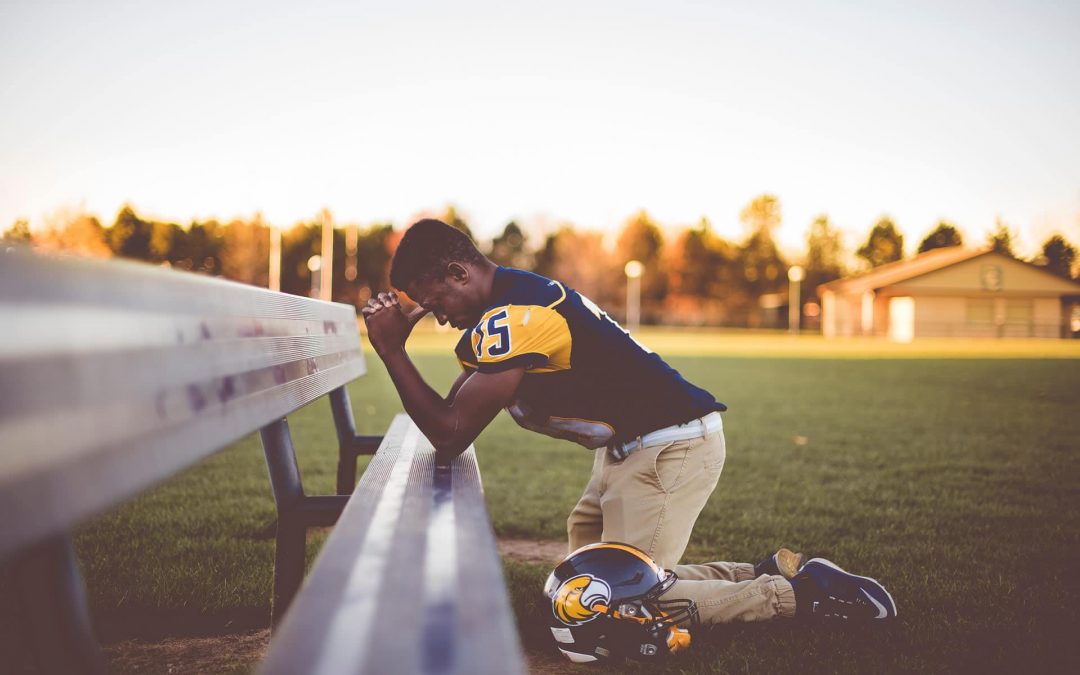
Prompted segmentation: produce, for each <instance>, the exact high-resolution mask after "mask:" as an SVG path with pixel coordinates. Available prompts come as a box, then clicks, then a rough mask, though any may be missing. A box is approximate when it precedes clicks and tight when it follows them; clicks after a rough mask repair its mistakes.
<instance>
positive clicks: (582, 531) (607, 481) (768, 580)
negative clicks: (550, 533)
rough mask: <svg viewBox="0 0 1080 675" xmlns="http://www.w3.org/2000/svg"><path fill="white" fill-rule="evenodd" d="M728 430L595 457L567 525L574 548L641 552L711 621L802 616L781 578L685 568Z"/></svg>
mask: <svg viewBox="0 0 1080 675" xmlns="http://www.w3.org/2000/svg"><path fill="white" fill-rule="evenodd" d="M724 457H725V445H724V432H723V431H718V432H717V433H714V434H710V435H708V436H705V437H702V438H694V439H690V440H684V441H675V442H673V443H667V444H663V445H653V446H645V447H643V448H639V449H638V450H637V451H636V452H634V453H633V454H631V455H630V456H629V457H627V458H626V459H624V460H621V461H617V460H615V459H612V457H611V456H610V455H608V453H607V449H606V448H599V449H598V450H597V451H596V458H595V459H594V460H593V468H592V475H591V476H590V478H589V484H588V485H587V486H586V487H585V493H584V494H583V495H582V496H581V500H580V501H578V504H577V506H575V507H574V510H573V512H572V513H571V514H570V517H569V518H568V519H567V521H566V529H567V534H568V536H569V539H570V550H571V551H575V550H577V549H578V548H580V547H582V546H584V545H586V544H592V543H595V542H598V541H618V542H623V543H627V544H632V545H634V546H637V547H638V548H640V549H642V550H643V551H645V552H646V553H648V554H649V555H650V556H652V558H653V560H655V561H656V563H657V564H658V565H660V566H661V567H663V568H665V569H672V570H674V571H675V573H676V574H677V575H678V576H679V581H678V582H676V584H675V586H673V587H672V589H671V590H669V591H668V592H667V593H666V594H665V596H666V597H668V598H680V599H689V600H693V601H694V602H696V603H697V606H698V614H699V616H700V617H701V620H702V622H704V623H727V622H730V621H763V620H766V619H771V618H773V617H776V616H794V615H795V593H794V591H793V590H792V588H791V584H790V583H789V582H788V581H787V580H786V579H784V578H783V577H780V576H775V577H773V576H762V577H759V578H756V579H755V578H754V566H753V565H752V564H749V563H727V562H714V563H709V564H706V565H679V564H678V562H679V559H680V558H682V554H683V552H684V551H685V550H686V544H687V542H689V540H690V532H691V530H692V529H693V528H694V522H695V521H696V520H697V517H698V514H700V513H701V509H702V508H704V507H705V502H706V501H708V499H709V495H711V494H712V491H713V489H714V488H715V487H716V483H717V481H719V479H720V472H721V471H722V470H723V468H724Z"/></svg>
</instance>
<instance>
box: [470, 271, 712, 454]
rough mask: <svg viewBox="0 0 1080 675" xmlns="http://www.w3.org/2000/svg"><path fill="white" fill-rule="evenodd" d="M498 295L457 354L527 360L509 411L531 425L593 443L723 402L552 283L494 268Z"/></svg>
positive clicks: (487, 361)
mask: <svg viewBox="0 0 1080 675" xmlns="http://www.w3.org/2000/svg"><path fill="white" fill-rule="evenodd" d="M494 297H495V298H496V300H495V302H494V303H492V305H491V306H490V307H488V309H487V310H486V311H485V312H484V315H483V317H482V318H481V319H480V322H479V323H478V324H477V325H476V326H475V327H474V328H471V329H469V330H467V331H465V333H464V334H462V336H461V340H460V341H459V342H458V344H457V347H456V349H455V352H456V354H457V357H458V361H460V363H461V366H462V368H465V369H472V370H478V371H480V372H482V373H493V372H499V371H502V370H506V369H508V368H516V367H524V368H525V376H524V378H523V379H522V382H521V385H520V386H519V387H518V391H517V396H516V400H515V401H514V402H513V403H512V404H511V405H510V406H509V407H508V408H507V410H508V411H509V412H510V414H511V415H512V416H513V417H514V419H515V420H516V421H517V423H518V424H520V425H521V426H523V427H525V428H527V429H532V430H533V431H538V432H540V433H543V434H547V435H549V436H555V437H556V438H565V439H568V440H572V441H575V442H577V443H581V444H582V445H584V446H586V447H589V448H598V447H600V446H602V445H607V444H609V443H610V442H612V441H618V442H624V441H628V440H631V439H633V438H636V437H637V436H640V435H643V434H646V433H648V432H650V431H655V430H656V429H661V428H663V427H666V426H671V425H672V424H682V423H684V422H688V421H690V420H692V419H695V418H698V417H701V416H703V415H707V414H709V413H710V412H713V411H715V410H726V407H725V406H724V405H723V404H722V403H718V402H717V401H716V399H715V398H713V396H712V395H711V394H710V393H709V392H707V391H705V390H703V389H700V388H698V387H695V386H694V385H692V384H690V383H689V382H687V381H686V380H684V379H683V377H682V376H681V375H679V373H678V371H676V370H675V369H674V368H672V367H671V366H669V365H668V364H667V363H665V362H664V361H663V359H661V358H660V357H659V356H657V355H656V354H654V353H652V352H650V351H649V350H648V349H647V348H645V347H643V346H642V345H641V344H640V343H638V342H637V341H636V340H634V339H633V338H632V337H630V334H629V333H627V332H626V331H625V330H623V329H622V327H621V326H619V324H617V323H616V322H615V321H613V320H612V319H611V318H610V317H608V315H607V314H605V313H604V312H603V311H601V310H600V308H599V307H597V306H596V305H595V304H594V303H593V302H592V301H591V300H589V299H588V298H586V297H584V296H583V295H581V294H579V293H577V292H576V291H574V290H573V289H571V288H567V287H565V286H563V285H562V284H560V283H559V282H557V281H552V280H551V279H546V278H544V277H542V276H539V275H536V274H532V273H530V272H524V271H521V270H516V269H512V268H508V267H499V268H498V269H497V270H496V272H495V286H494Z"/></svg>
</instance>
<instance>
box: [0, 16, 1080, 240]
mask: <svg viewBox="0 0 1080 675" xmlns="http://www.w3.org/2000/svg"><path fill="white" fill-rule="evenodd" d="M751 5H753V6H751ZM0 96H2V100H3V103H2V105H0V229H6V228H7V227H9V226H10V225H11V224H12V223H13V222H14V221H15V220H16V219H18V218H27V219H29V220H30V221H31V223H32V224H33V225H38V224H40V223H43V222H46V221H47V220H48V219H49V218H50V216H51V215H52V214H56V213H58V212H62V211H63V210H77V209H83V210H86V211H89V212H91V213H94V214H96V215H98V216H99V217H100V218H101V219H102V221H103V222H104V223H106V224H109V223H111V222H112V220H113V218H114V217H115V214H116V212H117V210H118V209H119V208H120V206H121V205H122V204H124V203H131V204H132V205H134V206H135V208H136V210H137V211H138V212H139V213H140V214H143V215H146V216H150V217H156V218H162V219H166V220H171V221H176V222H181V223H184V222H188V221H190V220H191V219H194V218H209V217H216V218H218V219H223V220H224V219H231V218H234V217H250V216H252V215H253V214H255V213H256V212H259V213H262V214H263V216H264V218H265V219H266V220H268V221H270V222H271V223H275V224H279V225H284V226H289V225H292V224H293V223H295V222H297V221H299V220H302V219H311V218H313V217H314V216H315V214H317V213H318V212H319V211H320V210H321V209H323V208H329V209H331V211H332V212H333V214H334V216H335V219H336V220H337V221H338V222H359V223H370V222H375V221H386V220H390V221H393V222H394V223H395V224H396V225H398V226H404V225H407V224H408V223H409V222H411V219H412V218H414V217H415V216H416V215H417V214H418V213H420V212H422V211H437V210H441V209H443V208H445V206H446V205H447V204H454V205H455V206H456V207H457V208H458V209H459V211H460V212H462V213H463V214H464V215H465V216H466V218H467V220H468V222H469V223H470V225H471V226H472V228H473V230H474V232H475V233H476V234H477V235H478V236H480V237H491V236H494V235H495V234H497V233H498V232H499V231H501V230H502V228H503V226H504V225H505V224H506V222H507V221H509V220H511V219H515V220H517V221H518V222H519V223H523V224H525V226H526V228H527V230H532V231H534V232H541V231H543V230H545V229H550V228H553V227H555V226H557V225H558V224H559V223H562V222H570V223H573V224H575V225H577V226H579V227H586V228H591V229H601V230H605V231H609V232H615V231H617V229H618V228H619V227H620V226H621V224H622V223H623V222H624V221H625V220H626V219H627V218H628V217H630V216H631V215H632V214H633V213H635V212H637V211H638V210H640V209H646V210H647V211H648V212H649V214H650V215H652V216H653V217H654V218H655V219H656V220H657V221H659V222H660V223H661V224H663V225H664V226H667V227H671V228H676V227H681V226H685V225H690V224H693V223H696V222H697V221H698V220H699V219H700V218H701V217H703V216H704V217H707V218H708V219H709V220H710V221H711V222H712V223H713V225H714V227H715V228H716V229H717V231H718V232H720V233H721V234H723V235H725V236H728V237H731V238H735V239H738V238H740V237H742V236H743V235H744V234H745V231H744V229H743V226H742V225H740V223H739V212H740V211H741V210H742V208H743V206H745V205H746V204H747V203H748V202H749V201H750V200H751V199H752V198H753V197H754V196H756V195H759V194H762V193H771V194H774V195H776V196H777V197H778V198H779V200H780V203H781V206H782V210H783V218H784V221H783V225H782V226H781V228H780V230H779V232H778V239H779V240H780V242H781V244H782V246H783V247H784V248H786V249H787V250H798V249H800V248H801V247H802V242H803V240H804V238H805V233H806V231H807V229H808V226H809V223H810V222H811V221H812V220H813V218H814V217H815V216H817V215H818V214H821V213H825V214H828V216H829V217H830V219H831V220H832V222H833V223H834V224H836V225H837V226H838V227H839V228H840V229H841V230H843V231H844V233H845V238H846V242H847V244H848V246H850V247H856V246H858V245H859V244H860V243H861V242H862V241H863V240H864V239H865V237H866V235H867V233H868V232H869V230H870V228H871V226H872V225H873V223H874V222H875V221H877V219H878V218H879V217H881V216H882V215H885V214H887V215H889V216H891V217H892V218H893V219H894V220H895V221H896V223H897V225H898V226H899V228H900V229H901V231H902V232H904V233H905V235H906V239H907V241H906V244H907V249H908V251H909V252H911V251H913V250H914V248H915V247H916V246H917V245H918V242H919V241H920V240H921V239H922V238H923V237H924V236H925V235H926V234H927V233H928V232H929V231H930V230H931V229H933V227H934V225H935V224H936V223H937V222H938V221H939V220H940V219H947V220H949V221H951V222H954V223H955V224H957V225H958V226H959V228H960V229H961V231H962V232H963V233H964V234H965V235H966V237H967V239H968V243H970V244H980V243H982V241H983V240H984V238H985V235H986V233H987V232H988V231H990V230H992V229H993V227H994V223H995V219H997V218H1001V219H1003V220H1004V221H1005V223H1006V224H1008V225H1009V226H1010V227H1012V228H1013V230H1014V232H1017V233H1018V234H1019V241H1018V244H1019V248H1020V250H1021V252H1022V253H1024V252H1026V253H1033V252H1034V251H1035V249H1036V248H1037V246H1038V245H1039V244H1040V243H1041V242H1042V241H1043V240H1045V239H1046V237H1048V236H1049V235H1051V234H1053V233H1060V234H1063V235H1065V236H1066V238H1067V239H1069V240H1070V241H1072V242H1073V243H1074V244H1080V161H1078V160H1080V3H1077V2H1075V1H1072V2H1042V1H1029V2H992V1H982V2H966V1H958V2H940V1H936V2H923V1H922V0H914V1H912V0H908V1H904V2H878V1H874V0H868V1H866V2H857V3H856V2H816V3H814V2H758V3H745V2H704V1H699V2H682V1H677V0H664V1H657V2H637V1H634V0H619V1H607V0H601V1H596V2H588V1H586V0H576V1H574V2H562V1H561V0H545V2H541V3H518V2H510V1H509V0H501V1H484V2H477V1H469V0H461V1H458V2H453V3H447V2H421V1H415V0H396V1H395V2H387V1H383V2H357V1H355V0H354V1H352V2H325V1H308V2H303V3H299V2H297V3H287V2H277V1H274V0H262V1H260V2H223V1H221V0H215V1H214V2H204V1H203V0H189V1H187V2H182V3H181V2H175V1H171V2H157V1H154V0H140V1H136V2H123V1H119V0H97V1H95V2H54V1H50V0H35V1H27V0H0Z"/></svg>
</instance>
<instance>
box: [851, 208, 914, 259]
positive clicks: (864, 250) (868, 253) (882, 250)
mask: <svg viewBox="0 0 1080 675" xmlns="http://www.w3.org/2000/svg"><path fill="white" fill-rule="evenodd" d="M856 255H858V256H859V257H860V258H862V259H863V260H865V261H866V262H867V263H868V264H869V265H870V267H872V268H873V267H880V266H882V265H885V264H887V263H891V262H896V261H897V260H900V259H902V258H903V257H904V235H902V234H900V232H899V231H897V229H896V224H895V223H893V221H892V219H891V218H889V217H888V216H882V217H881V219H880V220H878V221H877V223H876V224H875V225H874V227H873V229H871V230H870V236H869V237H868V238H867V240H866V243H865V244H863V245H862V246H861V247H859V250H858V251H856Z"/></svg>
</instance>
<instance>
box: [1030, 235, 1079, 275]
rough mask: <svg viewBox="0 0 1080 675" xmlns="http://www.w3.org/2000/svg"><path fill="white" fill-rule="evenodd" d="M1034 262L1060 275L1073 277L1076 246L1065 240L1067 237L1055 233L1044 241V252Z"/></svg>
mask: <svg viewBox="0 0 1080 675" xmlns="http://www.w3.org/2000/svg"><path fill="white" fill-rule="evenodd" d="M1034 262H1035V264H1036V265H1039V266H1041V267H1045V268H1046V270H1047V271H1048V272H1053V273H1054V274H1056V275H1058V276H1059V277H1064V278H1065V279H1072V278H1073V273H1072V268H1073V264H1074V263H1075V262H1076V248H1075V247H1074V246H1073V245H1072V244H1070V243H1069V242H1067V241H1065V237H1062V236H1061V235H1060V234H1055V235H1054V236H1052V237H1050V238H1049V239H1047V240H1046V241H1044V242H1043V245H1042V252H1041V253H1040V254H1039V256H1038V257H1036V259H1035V261H1034Z"/></svg>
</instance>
